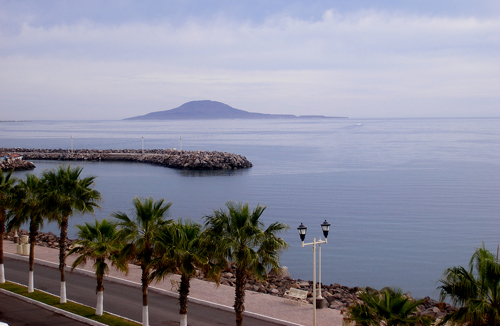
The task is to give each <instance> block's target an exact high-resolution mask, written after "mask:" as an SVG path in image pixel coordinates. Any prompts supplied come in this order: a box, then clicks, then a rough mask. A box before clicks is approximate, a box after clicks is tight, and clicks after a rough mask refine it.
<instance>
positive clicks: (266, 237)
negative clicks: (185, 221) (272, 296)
mask: <svg viewBox="0 0 500 326" xmlns="http://www.w3.org/2000/svg"><path fill="white" fill-rule="evenodd" d="M226 207H227V209H228V210H227V211H226V210H224V209H222V208H220V209H218V210H215V211H214V212H213V214H212V215H210V216H205V225H206V227H207V232H208V237H209V242H210V243H211V244H212V245H213V246H214V247H215V248H219V249H218V254H219V259H223V260H225V261H226V262H227V263H228V264H229V263H233V264H234V265H235V267H236V288H235V299H234V310H235V312H236V325H237V326H241V325H242V324H243V311H244V310H245V306H244V303H245V284H246V281H247V279H248V278H249V277H250V276H254V277H256V278H258V279H263V278H264V276H267V272H268V270H269V269H278V268H279V267H280V264H279V254H280V252H281V251H282V250H283V249H285V248H287V247H288V244H287V243H286V242H285V241H284V240H283V239H282V238H279V237H278V236H277V234H278V233H279V232H281V231H283V230H286V229H288V228H289V227H288V225H286V224H283V223H280V222H274V223H272V224H271V225H269V227H267V228H265V226H264V223H263V222H262V220H260V217H261V215H262V213H263V212H264V210H265V209H266V207H265V206H260V205H257V206H256V207H255V208H254V210H253V211H250V209H249V207H248V203H246V204H242V203H235V202H232V201H229V202H227V203H226Z"/></svg>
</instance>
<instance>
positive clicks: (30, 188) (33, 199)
mask: <svg viewBox="0 0 500 326" xmlns="http://www.w3.org/2000/svg"><path fill="white" fill-rule="evenodd" d="M43 185H44V184H43V180H40V179H39V178H38V177H37V176H35V175H33V174H27V175H26V179H25V180H21V181H20V182H19V184H17V185H16V186H15V187H14V188H13V189H12V194H13V198H12V200H13V202H12V204H13V206H12V210H11V211H10V212H9V214H10V215H11V218H9V223H8V229H9V230H11V229H18V228H19V227H20V226H21V225H23V224H24V223H29V243H30V254H29V279H28V292H30V293H31V292H33V291H34V265H35V245H36V235H37V233H38V230H39V229H40V228H41V227H42V226H43V222H44V218H45V213H46V202H45V201H44V186H43Z"/></svg>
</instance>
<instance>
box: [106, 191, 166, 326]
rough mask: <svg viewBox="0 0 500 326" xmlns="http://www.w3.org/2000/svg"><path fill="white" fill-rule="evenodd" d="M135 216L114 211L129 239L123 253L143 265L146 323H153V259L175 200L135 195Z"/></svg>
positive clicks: (142, 278) (124, 238)
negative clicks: (150, 292) (150, 290)
mask: <svg viewBox="0 0 500 326" xmlns="http://www.w3.org/2000/svg"><path fill="white" fill-rule="evenodd" d="M132 204H133V206H134V210H133V213H134V216H133V217H132V218H130V217H129V216H128V215H127V214H125V213H122V212H116V213H113V214H112V216H113V217H114V218H116V219H117V220H118V227H119V228H120V231H119V233H120V238H121V239H122V240H123V241H124V242H125V246H124V248H123V251H122V255H123V256H124V257H126V258H127V259H132V260H134V261H135V262H136V263H137V264H138V265H139V266H140V267H141V271H142V274H141V283H142V324H143V325H144V326H148V325H149V313H148V286H149V283H150V274H151V269H152V266H151V262H152V261H153V259H154V257H155V256H154V255H155V251H156V249H155V241H156V238H157V236H158V233H159V231H160V229H161V228H162V227H163V226H164V225H165V224H167V223H169V222H171V220H166V219H165V217H166V214H167V211H168V209H169V208H170V206H172V203H171V202H168V203H165V200H164V199H159V200H157V201H154V200H153V198H152V197H150V198H145V199H142V200H141V199H139V198H138V197H136V198H134V199H133V201H132Z"/></svg>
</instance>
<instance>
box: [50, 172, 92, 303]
mask: <svg viewBox="0 0 500 326" xmlns="http://www.w3.org/2000/svg"><path fill="white" fill-rule="evenodd" d="M82 171H83V168H80V167H76V168H73V169H72V168H71V167H70V165H68V166H66V167H65V166H62V165H61V166H59V167H58V168H57V169H56V170H49V171H44V172H43V173H42V177H43V179H44V180H45V182H46V187H47V198H48V200H49V203H50V204H49V208H48V210H49V211H48V214H50V215H51V216H52V217H53V218H57V220H58V223H59V228H60V230H61V234H60V237H59V271H60V273H61V294H60V303H66V275H65V267H66V239H67V237H68V220H69V218H70V217H71V216H73V214H74V213H76V212H77V213H81V214H84V213H92V214H93V213H94V208H100V207H99V205H98V204H97V202H99V201H100V200H101V193H100V192H99V191H97V190H94V189H92V187H93V186H94V182H95V178H96V177H95V176H89V177H85V178H82V179H81V178H80V174H81V173H82Z"/></svg>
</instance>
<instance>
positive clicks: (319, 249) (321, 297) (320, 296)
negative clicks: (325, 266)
mask: <svg viewBox="0 0 500 326" xmlns="http://www.w3.org/2000/svg"><path fill="white" fill-rule="evenodd" d="M318 247H319V248H318V251H319V266H318V268H319V271H318V274H319V295H318V299H323V296H322V295H321V238H319V245H318Z"/></svg>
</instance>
